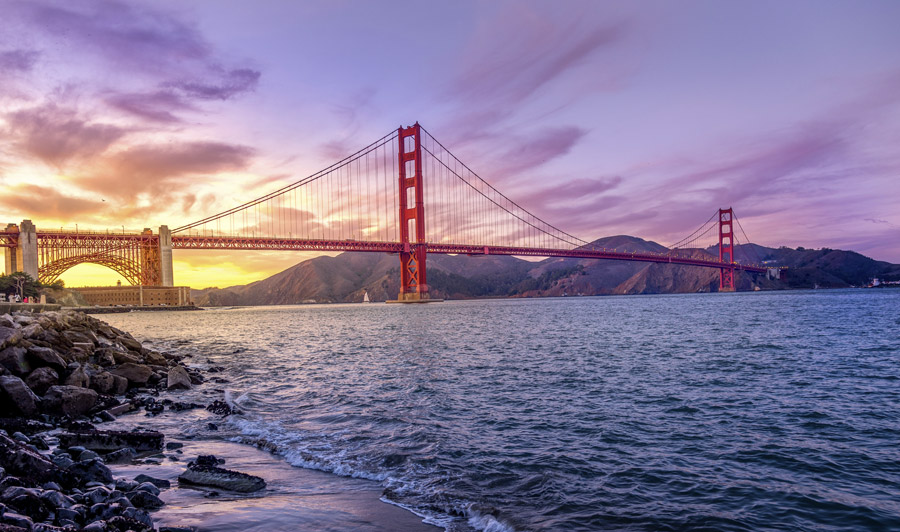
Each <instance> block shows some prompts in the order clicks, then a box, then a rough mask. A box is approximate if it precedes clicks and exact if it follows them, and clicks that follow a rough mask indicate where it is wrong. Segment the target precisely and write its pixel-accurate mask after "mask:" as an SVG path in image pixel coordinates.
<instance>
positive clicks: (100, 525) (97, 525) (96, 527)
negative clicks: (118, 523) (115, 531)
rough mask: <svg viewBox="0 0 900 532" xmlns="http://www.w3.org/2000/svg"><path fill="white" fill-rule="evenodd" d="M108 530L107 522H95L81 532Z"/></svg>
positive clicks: (104, 531) (103, 531)
mask: <svg viewBox="0 0 900 532" xmlns="http://www.w3.org/2000/svg"><path fill="white" fill-rule="evenodd" d="M107 530H109V528H108V527H107V526H106V521H94V522H93V523H88V524H87V525H85V527H84V528H82V529H81V532H106V531H107Z"/></svg>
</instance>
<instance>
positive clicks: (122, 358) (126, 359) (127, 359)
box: [112, 349, 141, 364]
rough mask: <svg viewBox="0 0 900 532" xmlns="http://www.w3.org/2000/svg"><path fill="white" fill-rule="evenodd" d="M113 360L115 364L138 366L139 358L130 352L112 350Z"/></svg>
mask: <svg viewBox="0 0 900 532" xmlns="http://www.w3.org/2000/svg"><path fill="white" fill-rule="evenodd" d="M112 356H113V360H115V361H116V364H140V363H141V357H139V356H138V355H136V354H134V353H132V352H131V351H120V350H118V349H113V350H112Z"/></svg>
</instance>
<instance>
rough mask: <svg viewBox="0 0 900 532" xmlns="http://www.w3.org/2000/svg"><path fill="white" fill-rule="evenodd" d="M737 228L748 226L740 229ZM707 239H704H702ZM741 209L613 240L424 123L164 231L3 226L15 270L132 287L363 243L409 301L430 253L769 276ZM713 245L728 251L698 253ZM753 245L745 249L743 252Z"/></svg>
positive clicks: (423, 282)
mask: <svg viewBox="0 0 900 532" xmlns="http://www.w3.org/2000/svg"><path fill="white" fill-rule="evenodd" d="M735 226H737V228H738V229H739V231H740V232H741V234H742V237H743V242H741V241H740V240H739V239H738V238H737V234H736V233H735ZM707 243H708V244H709V245H704V244H707ZM744 244H750V240H749V238H747V236H746V233H745V232H744V231H743V228H742V227H741V226H740V221H739V220H738V219H737V218H736V217H735V215H734V211H733V210H732V209H731V208H730V207H729V208H721V209H718V210H717V211H716V212H714V213H713V214H712V216H711V217H710V218H709V219H708V220H707V221H706V222H705V223H704V224H702V225H701V226H700V227H699V228H698V229H697V230H695V231H694V232H692V233H691V234H690V235H688V236H687V237H685V238H684V239H682V240H681V241H679V242H677V243H676V244H674V245H672V246H670V248H669V250H668V251H667V252H664V253H650V252H639V251H635V250H631V251H629V250H627V249H620V248H614V249H606V248H603V247H599V246H597V245H595V244H592V243H591V242H588V241H585V240H582V239H580V238H578V237H576V236H574V235H572V234H570V233H568V232H566V231H563V230H562V229H559V228H558V227H556V226H554V225H552V224H550V223H549V222H547V221H545V220H543V219H541V218H539V217H538V216H536V215H534V214H532V213H531V212H529V211H527V210H526V209H524V208H523V207H522V206H520V205H519V204H517V203H516V202H515V201H513V200H511V199H510V198H508V197H507V196H505V195H504V194H503V193H501V192H500V191H498V190H497V189H496V188H494V187H493V186H492V185H491V184H490V183H488V182H487V181H485V180H484V179H482V178H481V177H480V176H479V175H478V174H476V173H475V172H474V171H473V170H472V169H470V168H469V167H468V166H467V165H466V164H465V163H463V162H462V161H461V160H460V159H459V158H457V157H456V156H455V155H453V153H452V152H450V150H448V149H447V148H446V147H445V146H444V145H443V144H441V143H440V142H438V141H437V140H436V139H435V138H434V137H433V136H432V135H431V134H430V133H429V132H428V131H427V130H425V128H423V127H422V126H420V125H419V124H418V123H416V124H415V125H413V126H410V127H400V128H398V129H397V130H396V131H392V132H391V133H389V134H387V135H385V136H384V137H382V138H380V139H378V140H377V141H375V142H373V143H371V144H369V145H368V146H366V147H364V148H362V149H361V150H359V151H357V152H355V153H353V154H351V155H348V156H347V157H345V158H344V159H341V160H340V161H337V162H335V163H334V164H332V165H330V166H328V167H327V168H324V169H322V170H320V171H319V172H316V173H314V174H312V175H310V176H308V177H306V178H303V179H300V180H298V181H296V182H294V183H291V184H289V185H287V186H284V187H282V188H279V189H277V190H273V191H272V192H270V193H269V194H266V195H264V196H261V197H259V198H255V199H253V200H251V201H248V202H246V203H243V204H241V205H237V206H235V207H233V208H231V209H228V210H226V211H223V212H220V213H217V214H214V215H211V216H207V217H206V218H203V219H201V220H197V221H195V222H193V223H189V224H186V225H182V226H180V227H177V228H174V229H172V230H169V229H168V227H167V226H161V227H160V228H159V232H158V233H156V234H154V233H153V232H152V230H150V229H145V230H144V231H141V232H131V233H127V232H125V231H123V232H121V233H116V232H110V231H106V232H96V231H94V232H92V231H77V230H76V231H66V230H62V229H59V230H46V229H42V228H36V227H35V226H34V225H33V224H32V223H31V222H30V221H29V220H25V221H23V222H22V223H21V224H20V225H15V224H9V225H8V226H7V227H6V229H5V230H4V231H0V246H2V247H7V248H9V249H8V252H7V264H6V266H7V269H6V270H7V272H11V271H25V272H27V273H29V274H31V275H32V276H33V277H36V278H38V279H39V280H40V281H41V282H42V283H52V282H53V281H54V280H56V279H57V278H58V277H59V276H60V275H61V274H62V273H63V272H65V271H66V270H68V269H69V268H71V267H73V266H75V265H77V264H82V263H94V264H100V265H103V266H106V267H109V268H111V269H112V270H114V271H116V272H117V273H119V274H120V275H121V276H122V277H124V278H125V279H126V281H128V282H129V283H131V284H132V285H142V286H174V274H173V271H172V250H175V249H185V250H190V249H213V250H296V251H323V252H327V251H363V252H379V253H391V254H397V255H398V256H399V258H400V277H401V279H400V281H401V282H400V294H399V295H398V300H399V301H402V302H422V301H428V300H429V299H430V298H429V288H428V282H427V270H426V262H427V257H428V254H430V253H445V254H466V255H473V256H476V255H516V256H536V257H564V258H580V259H607V260H625V261H640V262H651V263H665V264H680V265H688V266H697V267H703V268H716V269H718V270H719V272H720V277H719V279H720V281H719V290H720V291H733V290H734V289H735V282H734V275H735V272H736V271H745V272H751V273H766V272H769V271H771V269H769V268H766V267H765V266H764V265H763V264H761V261H760V260H759V258H758V257H756V256H754V252H753V247H752V246H750V245H744ZM713 246H715V247H716V248H717V251H718V257H716V256H714V255H711V254H708V253H697V250H698V249H705V248H710V247H713ZM741 251H743V252H744V256H742V257H737V256H736V253H740V252H741Z"/></svg>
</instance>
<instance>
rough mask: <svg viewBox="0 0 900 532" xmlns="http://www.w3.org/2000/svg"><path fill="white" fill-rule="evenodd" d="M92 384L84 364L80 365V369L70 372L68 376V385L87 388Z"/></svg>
mask: <svg viewBox="0 0 900 532" xmlns="http://www.w3.org/2000/svg"><path fill="white" fill-rule="evenodd" d="M90 384H91V378H90V377H88V374H87V372H86V371H84V366H78V369H76V370H75V371H73V372H72V373H70V374H69V376H68V377H67V378H66V386H78V387H79V388H87V387H89V386H90Z"/></svg>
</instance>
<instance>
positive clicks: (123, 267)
mask: <svg viewBox="0 0 900 532" xmlns="http://www.w3.org/2000/svg"><path fill="white" fill-rule="evenodd" d="M79 264H98V265H100V266H105V267H107V268H109V269H111V270H113V271H114V272H116V273H118V274H119V275H121V276H122V277H124V278H125V280H126V281H128V284H130V285H132V286H137V285H140V284H142V283H141V277H142V275H141V268H140V265H139V264H136V263H134V262H133V261H130V260H128V259H126V258H123V257H118V256H115V255H107V256H96V255H76V256H73V257H65V258H62V259H58V260H55V261H53V262H50V263H48V264H42V265H41V266H40V268H38V280H40V282H41V283H43V284H51V283H53V282H54V281H56V280H57V279H58V278H59V276H60V275H62V274H63V273H64V272H65V271H66V270H68V269H69V268H73V267H75V266H78V265H79Z"/></svg>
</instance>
